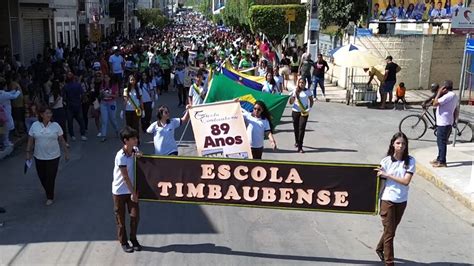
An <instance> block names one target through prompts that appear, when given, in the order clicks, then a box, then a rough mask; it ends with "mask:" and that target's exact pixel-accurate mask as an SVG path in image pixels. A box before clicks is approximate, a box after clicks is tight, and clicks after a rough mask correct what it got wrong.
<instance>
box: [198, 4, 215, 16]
mask: <svg viewBox="0 0 474 266" xmlns="http://www.w3.org/2000/svg"><path fill="white" fill-rule="evenodd" d="M198 9H199V11H200V12H201V13H202V14H203V15H204V16H205V17H206V18H208V19H212V0H201V3H199V8H198Z"/></svg>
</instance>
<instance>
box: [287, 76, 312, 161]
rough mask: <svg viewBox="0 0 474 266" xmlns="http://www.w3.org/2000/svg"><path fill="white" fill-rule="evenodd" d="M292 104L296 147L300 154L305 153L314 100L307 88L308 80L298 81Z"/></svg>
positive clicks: (292, 94) (291, 100)
mask: <svg viewBox="0 0 474 266" xmlns="http://www.w3.org/2000/svg"><path fill="white" fill-rule="evenodd" d="M290 95H291V96H290V104H292V105H293V107H292V113H291V116H292V118H293V129H294V132H295V147H296V148H298V152H299V153H304V151H303V139H304V133H305V131H306V123H307V122H308V117H309V111H310V110H311V108H312V107H313V104H314V99H313V94H312V93H311V90H310V89H309V88H308V89H307V88H306V79H304V78H300V79H298V86H297V87H296V89H295V90H294V91H292V92H291V94H290Z"/></svg>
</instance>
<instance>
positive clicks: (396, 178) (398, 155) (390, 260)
mask: <svg viewBox="0 0 474 266" xmlns="http://www.w3.org/2000/svg"><path fill="white" fill-rule="evenodd" d="M415 164H416V162H415V158H413V157H411V156H410V155H409V154H408V138H407V137H406V136H405V134H403V133H401V132H399V133H396V134H395V135H393V137H392V140H391V141H390V146H389V147H388V152H387V157H385V158H383V159H382V161H381V162H380V167H379V168H377V169H376V170H377V176H379V177H380V178H381V179H385V180H386V182H385V187H384V188H383V190H382V197H381V202H380V217H382V225H383V227H384V230H383V234H382V237H381V238H380V241H379V243H378V245H377V248H376V252H377V255H378V256H379V258H380V260H381V261H383V262H385V265H393V264H394V252H393V239H394V237H395V231H396V229H397V226H398V224H399V223H400V221H401V219H402V216H403V212H404V211H405V208H406V206H407V200H408V185H409V184H410V181H411V179H412V177H413V175H414V174H415Z"/></svg>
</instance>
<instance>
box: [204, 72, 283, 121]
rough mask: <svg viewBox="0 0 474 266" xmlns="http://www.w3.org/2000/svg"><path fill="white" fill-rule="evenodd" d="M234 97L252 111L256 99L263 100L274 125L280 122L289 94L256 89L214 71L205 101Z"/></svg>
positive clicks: (243, 106) (224, 99)
mask: <svg viewBox="0 0 474 266" xmlns="http://www.w3.org/2000/svg"><path fill="white" fill-rule="evenodd" d="M235 98H239V99H240V105H241V107H242V108H243V109H245V110H247V111H249V112H252V111H253V105H254V104H255V102H256V101H258V100H260V101H262V102H264V103H265V105H266V106H267V108H268V110H269V111H270V114H271V116H272V119H271V121H272V124H273V126H274V127H275V126H277V125H278V124H279V123H280V120H281V116H282V114H283V111H284V110H285V106H286V104H287V102H288V98H289V96H288V95H278V94H271V93H266V92H261V91H257V90H254V89H251V88H249V87H246V86H244V85H242V84H240V83H239V82H238V81H235V80H232V79H230V78H228V77H226V76H225V75H223V74H218V73H215V74H214V77H213V78H212V81H211V85H210V88H209V91H208V93H207V97H206V99H205V103H214V102H220V101H228V100H232V99H235Z"/></svg>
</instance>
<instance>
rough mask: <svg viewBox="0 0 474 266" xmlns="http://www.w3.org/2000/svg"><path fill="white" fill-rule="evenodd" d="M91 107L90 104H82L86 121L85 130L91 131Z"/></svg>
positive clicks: (83, 116) (83, 117)
mask: <svg viewBox="0 0 474 266" xmlns="http://www.w3.org/2000/svg"><path fill="white" fill-rule="evenodd" d="M90 107H91V105H90V104H89V103H83V104H82V119H84V129H85V130H86V131H87V130H88V129H89V109H90Z"/></svg>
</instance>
